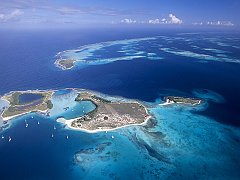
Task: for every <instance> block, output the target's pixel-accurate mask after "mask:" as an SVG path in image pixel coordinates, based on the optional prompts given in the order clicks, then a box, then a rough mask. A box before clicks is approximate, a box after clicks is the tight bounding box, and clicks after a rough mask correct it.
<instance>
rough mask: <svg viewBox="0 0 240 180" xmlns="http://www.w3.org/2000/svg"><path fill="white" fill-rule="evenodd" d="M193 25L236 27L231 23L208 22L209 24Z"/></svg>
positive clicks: (195, 23) (199, 23)
mask: <svg viewBox="0 0 240 180" xmlns="http://www.w3.org/2000/svg"><path fill="white" fill-rule="evenodd" d="M192 24H193V25H199V26H203V25H205V26H206V25H207V26H234V24H233V23H232V22H231V21H208V22H194V23H192Z"/></svg>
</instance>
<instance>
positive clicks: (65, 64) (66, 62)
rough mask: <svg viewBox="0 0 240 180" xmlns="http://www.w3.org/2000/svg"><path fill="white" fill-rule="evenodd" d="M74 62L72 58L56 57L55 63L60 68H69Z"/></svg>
mask: <svg viewBox="0 0 240 180" xmlns="http://www.w3.org/2000/svg"><path fill="white" fill-rule="evenodd" d="M75 62H76V60H74V59H58V60H57V61H56V62H55V64H56V66H57V67H59V68H61V69H62V70H67V69H71V68H72V67H73V66H74V64H75Z"/></svg>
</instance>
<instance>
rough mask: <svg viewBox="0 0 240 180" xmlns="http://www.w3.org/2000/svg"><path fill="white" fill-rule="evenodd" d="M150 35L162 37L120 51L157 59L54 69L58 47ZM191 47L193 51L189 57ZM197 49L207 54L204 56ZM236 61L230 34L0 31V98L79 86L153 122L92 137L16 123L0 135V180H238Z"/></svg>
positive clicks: (235, 36) (239, 85)
mask: <svg viewBox="0 0 240 180" xmlns="http://www.w3.org/2000/svg"><path fill="white" fill-rule="evenodd" d="M195 32H197V33H198V34H195ZM183 33H186V34H183ZM156 36H161V38H162V39H157V40H155V41H154V43H155V44H154V43H150V44H151V45H150V44H149V43H148V41H146V42H143V43H137V44H134V47H132V46H130V45H131V44H130V45H129V44H127V45H126V44H124V45H126V47H125V50H126V49H128V48H135V47H136V46H137V47H138V46H139V48H142V49H144V50H145V51H146V52H148V53H155V54H158V53H160V54H158V56H160V55H161V57H162V58H159V59H157V58H156V60H149V59H150V58H145V57H139V58H136V59H132V60H127V61H125V60H122V61H113V62H110V63H103V64H98V65H92V66H87V67H83V68H73V69H71V70H65V71H63V70H61V69H59V68H57V67H56V66H55V65H54V62H55V60H56V54H57V53H58V52H62V51H64V50H71V49H76V48H78V47H79V46H83V45H88V44H95V43H101V42H106V41H116V40H126V39H137V38H146V37H156ZM193 39H194V40H193ZM186 43H187V44H188V45H190V46H189V47H187V46H186ZM155 45H156V48H154V49H152V48H151V47H152V46H155ZM140 46H141V47H140ZM195 46H198V47H195ZM194 47H195V49H194ZM203 47H204V48H205V50H203ZM111 48H112V49H111ZM117 48H119V47H118V46H117V45H114V46H113V47H110V49H104V48H103V49H101V50H100V51H98V52H95V54H94V53H93V54H92V56H95V57H100V55H101V56H103V54H104V53H105V54H104V55H105V57H106V58H111V57H115V56H116V57H117V55H118V54H117V53H118V52H116V51H115V50H114V49H117ZM166 48H169V49H166ZM192 48H193V49H194V53H195V54H193V53H189V52H190V51H191V52H192ZM107 50H108V51H110V52H109V53H106V51H107ZM134 50H136V48H135V49H134ZM137 50H139V49H137ZM205 51H210V52H209V53H208V55H209V56H210V55H211V57H206V58H203V57H204V56H202V54H204V53H205ZM174 52H178V54H174ZM211 53H212V54H211ZM212 56H214V57H215V56H216V57H217V58H216V59H217V60H215V59H214V58H212ZM152 59H153V58H152ZM219 59H220V60H219ZM238 60H239V61H240V33H239V32H238V31H225V32H223V31H217V30H211V31H207V30H201V31H194V30H187V29H186V30H183V29H182V30H160V29H111V28H108V29H90V30H89V29H81V30H54V31H53V30H0V95H4V94H5V93H8V92H10V91H14V90H29V89H31V90H34V89H43V90H45V89H64V88H85V89H90V90H93V91H97V92H100V93H103V94H107V95H110V96H120V97H123V98H130V99H138V100H140V101H143V102H144V103H146V104H148V105H149V111H150V112H151V114H152V115H154V120H152V121H151V123H149V125H148V126H144V127H142V126H133V127H127V128H122V129H118V130H116V131H112V132H108V133H105V132H100V133H95V134H89V133H86V132H81V131H73V130H69V129H66V128H64V126H63V125H62V124H60V123H58V122H56V121H55V119H54V118H50V117H44V116H42V115H39V114H34V113H33V114H27V115H24V116H23V117H19V118H16V119H14V120H13V122H12V123H11V127H10V128H8V129H6V130H4V131H2V132H0V135H1V136H2V135H3V136H4V137H5V138H4V139H0V162H1V165H0V179H4V180H5V179H6V180H7V179H14V180H15V179H27V180H34V179H39V180H45V179H46V180H49V179H130V178H134V179H159V178H162V179H193V178H196V179H219V178H223V179H239V178H240V171H239V169H240V129H239V128H240V103H239V102H240V63H239V62H238ZM229 61H236V62H229ZM167 95H176V96H186V97H201V98H203V99H204V100H205V103H204V104H203V105H201V106H200V107H185V106H182V105H176V106H175V105H173V106H169V107H163V106H159V105H158V102H162V101H163V98H164V97H165V96H167ZM32 116H33V118H32ZM25 120H26V121H27V122H28V124H29V127H28V128H26V127H25ZM38 122H39V124H38ZM52 134H54V138H51V135H52ZM9 136H11V138H12V140H11V142H8V137H9ZM112 136H114V137H115V138H114V139H113V138H112ZM66 137H69V138H68V139H67V138H66ZM77 155H79V156H77ZM77 157H81V158H80V160H79V159H78V158H77Z"/></svg>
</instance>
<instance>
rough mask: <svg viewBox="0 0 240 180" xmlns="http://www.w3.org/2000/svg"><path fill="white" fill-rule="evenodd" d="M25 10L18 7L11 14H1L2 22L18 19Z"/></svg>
mask: <svg viewBox="0 0 240 180" xmlns="http://www.w3.org/2000/svg"><path fill="white" fill-rule="evenodd" d="M23 14H24V12H23V11H21V10H19V9H16V10H14V11H12V12H11V13H10V14H0V22H7V21H11V20H17V19H18V17H19V16H21V15H23Z"/></svg>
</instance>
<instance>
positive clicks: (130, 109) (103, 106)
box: [65, 91, 150, 131]
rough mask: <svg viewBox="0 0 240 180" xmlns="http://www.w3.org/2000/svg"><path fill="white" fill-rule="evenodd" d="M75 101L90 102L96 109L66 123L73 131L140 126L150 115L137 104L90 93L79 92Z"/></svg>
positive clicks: (144, 108)
mask: <svg viewBox="0 0 240 180" xmlns="http://www.w3.org/2000/svg"><path fill="white" fill-rule="evenodd" d="M75 101H78V102H80V101H92V102H93V103H94V104H95V106H96V108H95V109H94V110H93V111H91V112H89V113H87V114H85V115H84V116H82V117H79V118H76V119H74V120H72V121H65V122H67V124H68V126H69V127H72V128H74V129H78V128H79V129H85V130H88V131H94V130H108V129H115V128H118V127H122V126H126V125H133V124H142V123H144V122H145V121H146V120H147V119H149V118H150V115H149V114H148V112H147V109H146V107H144V106H143V105H142V104H140V103H139V102H136V101H133V102H113V101H109V100H107V99H104V98H102V97H99V96H97V95H96V94H92V93H90V92H87V91H85V92H81V93H79V94H78V96H77V97H76V99H75Z"/></svg>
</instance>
